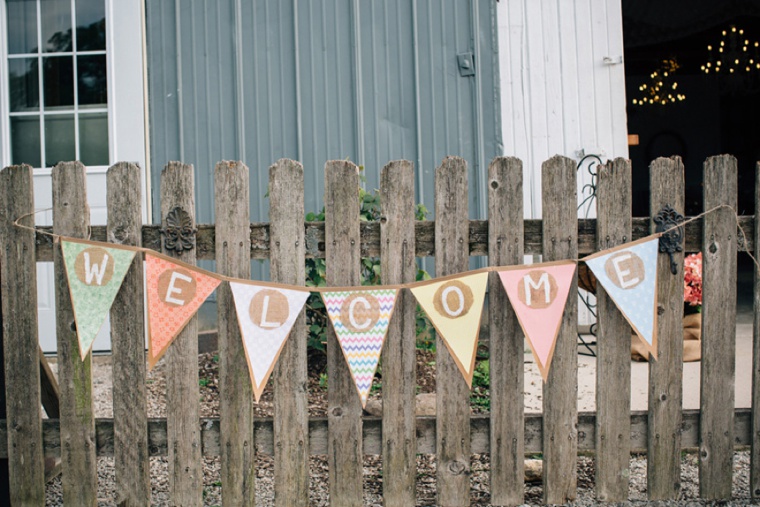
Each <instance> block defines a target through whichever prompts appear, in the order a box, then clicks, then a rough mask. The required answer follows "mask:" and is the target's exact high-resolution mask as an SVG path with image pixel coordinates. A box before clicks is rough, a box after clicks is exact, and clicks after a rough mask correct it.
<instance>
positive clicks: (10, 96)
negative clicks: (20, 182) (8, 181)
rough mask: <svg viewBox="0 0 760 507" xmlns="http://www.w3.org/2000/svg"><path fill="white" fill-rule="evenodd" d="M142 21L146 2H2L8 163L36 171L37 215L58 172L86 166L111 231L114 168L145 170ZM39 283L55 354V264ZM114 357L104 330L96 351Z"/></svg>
mask: <svg viewBox="0 0 760 507" xmlns="http://www.w3.org/2000/svg"><path fill="white" fill-rule="evenodd" d="M142 20H143V14H142V4H141V2H140V0H0V162H2V165H3V166H6V165H9V164H18V163H27V164H30V165H32V166H33V167H34V168H35V170H34V194H35V195H34V199H35V206H36V208H37V209H46V208H50V207H51V206H52V191H51V177H50V174H51V170H50V168H51V167H52V166H54V165H55V164H56V163H57V162H59V161H69V160H81V161H82V162H83V163H84V164H85V166H87V198H88V203H89V205H90V217H91V221H92V224H93V225H104V224H105V223H106V201H105V196H106V171H107V169H108V167H109V165H111V164H113V163H115V162H117V161H130V162H137V163H139V164H140V167H143V168H145V167H146V164H145V162H146V142H145V107H144V104H145V98H144V79H143V78H144V72H143V40H144V38H143V35H142V34H143V22H142ZM143 181H144V182H145V184H146V185H147V182H148V181H150V178H149V177H148V176H147V173H146V174H144V175H143ZM148 195H149V194H148V192H147V190H146V188H143V215H144V217H143V218H147V217H146V216H145V215H146V213H147V212H148V206H147V205H146V204H145V202H146V201H145V199H146V197H147V196H148ZM51 220H52V212H50V211H47V212H44V213H40V214H38V215H37V217H36V222H37V224H47V225H49V224H50V223H51ZM37 280H38V282H37V283H38V304H39V308H38V310H39V311H38V319H39V331H40V344H41V345H42V348H43V350H45V351H46V352H54V351H55V350H56V340H55V296H54V288H53V267H52V263H38V265H37ZM110 348H111V347H110V339H109V327H108V324H106V326H104V328H103V330H102V331H101V333H100V335H98V338H97V340H96V341H95V344H94V346H93V350H109V349H110Z"/></svg>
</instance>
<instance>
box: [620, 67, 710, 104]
mask: <svg viewBox="0 0 760 507" xmlns="http://www.w3.org/2000/svg"><path fill="white" fill-rule="evenodd" d="M679 67H680V66H679V65H678V62H677V61H676V59H675V58H668V59H666V60H663V61H662V64H661V65H660V68H659V69H657V70H655V71H654V72H652V73H651V74H649V79H650V81H649V82H648V83H643V84H642V85H641V86H639V91H640V92H642V93H641V95H642V96H641V97H638V98H635V99H633V101H632V102H633V105H635V106H645V105H655V104H657V105H662V106H665V105H668V104H672V103H675V102H682V101H684V100H685V99H686V95H684V94H682V93H678V92H676V91H675V90H677V89H678V82H677V81H676V80H675V77H674V74H675V72H676V71H677V70H678V68H679ZM708 70H709V69H708Z"/></svg>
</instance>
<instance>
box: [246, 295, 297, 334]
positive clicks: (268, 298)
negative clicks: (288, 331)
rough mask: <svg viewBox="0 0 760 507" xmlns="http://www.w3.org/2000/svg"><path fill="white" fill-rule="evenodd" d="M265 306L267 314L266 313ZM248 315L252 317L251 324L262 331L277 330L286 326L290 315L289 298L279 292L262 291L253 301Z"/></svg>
mask: <svg viewBox="0 0 760 507" xmlns="http://www.w3.org/2000/svg"><path fill="white" fill-rule="evenodd" d="M265 304H266V313H264V305H265ZM248 315H250V317H251V322H253V324H254V325H255V326H257V327H260V328H261V329H270V330H271V329H277V328H278V327H281V326H282V325H283V324H285V321H287V320H288V316H289V315H290V305H289V304H288V298H286V297H285V296H284V295H283V293H282V292H280V291H278V290H273V289H263V290H260V291H259V292H257V293H256V294H255V295H254V296H253V298H252V299H251V306H250V307H249V309H248Z"/></svg>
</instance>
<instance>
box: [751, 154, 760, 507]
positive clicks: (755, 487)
mask: <svg viewBox="0 0 760 507" xmlns="http://www.w3.org/2000/svg"><path fill="white" fill-rule="evenodd" d="M752 233H753V234H752V245H753V249H754V255H755V258H757V257H758V252H760V246H759V245H760V162H758V163H757V165H756V167H755V229H754V230H753V231H752ZM754 275H755V276H754V283H753V287H752V288H753V293H754V301H753V310H754V311H753V315H754V318H753V322H752V451H751V463H750V478H749V492H750V495H751V496H752V500H754V501H757V499H758V498H760V266H758V265H757V264H755V269H754Z"/></svg>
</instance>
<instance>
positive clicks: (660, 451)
mask: <svg viewBox="0 0 760 507" xmlns="http://www.w3.org/2000/svg"><path fill="white" fill-rule="evenodd" d="M649 181H650V189H651V190H650V192H651V194H650V195H651V198H650V216H652V217H655V216H656V215H657V214H658V213H659V212H660V210H662V209H663V208H664V207H665V206H666V205H669V206H671V207H672V208H673V209H675V210H676V211H677V212H678V213H683V212H684V176H683V163H682V162H681V158H680V157H673V158H658V159H657V160H655V161H654V162H652V164H651V166H650V169H649ZM732 230H733V229H732ZM652 232H654V223H652ZM673 262H674V263H675V266H676V274H673V273H672V272H671V271H670V258H669V257H668V255H666V254H660V255H659V258H658V259H657V314H658V317H657V360H651V359H650V361H649V412H648V419H649V422H648V426H647V427H648V434H647V463H648V466H647V491H648V493H649V499H650V500H666V499H674V498H677V497H678V492H679V490H680V489H681V410H682V409H681V407H682V399H683V392H682V385H683V252H676V253H674V254H673Z"/></svg>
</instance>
